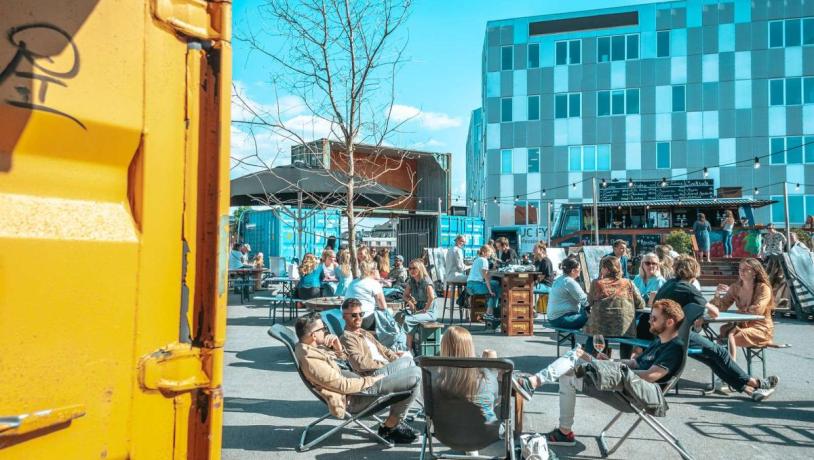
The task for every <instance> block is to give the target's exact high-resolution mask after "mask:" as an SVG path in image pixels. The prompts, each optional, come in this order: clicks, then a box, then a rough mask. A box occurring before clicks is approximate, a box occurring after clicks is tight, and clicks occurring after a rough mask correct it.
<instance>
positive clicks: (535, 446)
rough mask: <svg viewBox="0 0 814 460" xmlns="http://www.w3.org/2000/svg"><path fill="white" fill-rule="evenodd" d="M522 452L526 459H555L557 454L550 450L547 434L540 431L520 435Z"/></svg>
mask: <svg viewBox="0 0 814 460" xmlns="http://www.w3.org/2000/svg"><path fill="white" fill-rule="evenodd" d="M520 446H521V447H520V449H521V450H520V452H521V454H522V456H523V458H524V459H525V460H554V459H556V458H557V456H556V455H555V454H554V452H551V451H549V450H548V443H547V442H546V439H545V435H544V434H540V433H532V434H522V435H520Z"/></svg>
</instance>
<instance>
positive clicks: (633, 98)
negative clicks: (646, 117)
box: [625, 88, 639, 115]
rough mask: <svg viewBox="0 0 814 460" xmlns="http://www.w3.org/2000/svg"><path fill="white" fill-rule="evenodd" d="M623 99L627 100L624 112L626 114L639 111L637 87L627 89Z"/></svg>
mask: <svg viewBox="0 0 814 460" xmlns="http://www.w3.org/2000/svg"><path fill="white" fill-rule="evenodd" d="M625 99H626V101H627V111H626V113H627V114H628V115H630V114H634V113H639V90H638V89H637V88H634V89H629V90H627V91H626V93H625Z"/></svg>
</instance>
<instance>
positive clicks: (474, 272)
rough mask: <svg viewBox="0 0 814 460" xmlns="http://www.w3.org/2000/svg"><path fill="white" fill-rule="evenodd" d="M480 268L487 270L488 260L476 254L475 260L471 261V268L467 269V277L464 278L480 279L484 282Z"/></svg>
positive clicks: (469, 279) (468, 279)
mask: <svg viewBox="0 0 814 460" xmlns="http://www.w3.org/2000/svg"><path fill="white" fill-rule="evenodd" d="M481 270H489V261H488V260H486V257H480V256H478V258H476V259H475V262H473V263H472V268H471V269H470V270H469V277H468V278H467V279H466V280H467V281H480V282H481V283H483V282H485V281H484V280H483V273H481Z"/></svg>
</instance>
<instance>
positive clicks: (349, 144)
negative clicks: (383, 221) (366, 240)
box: [345, 139, 359, 278]
mask: <svg viewBox="0 0 814 460" xmlns="http://www.w3.org/2000/svg"><path fill="white" fill-rule="evenodd" d="M345 148H346V149H347V151H348V176H349V177H350V178H349V179H348V196H347V200H348V208H347V210H348V250H349V251H350V267H351V271H352V272H353V277H354V278H359V263H358V261H357V260H356V217H355V212H354V209H353V193H354V189H353V188H354V185H356V184H355V183H354V182H355V179H354V172H355V171H354V169H355V168H354V164H353V156H354V155H353V139H349V140H348V141H346V142H345Z"/></svg>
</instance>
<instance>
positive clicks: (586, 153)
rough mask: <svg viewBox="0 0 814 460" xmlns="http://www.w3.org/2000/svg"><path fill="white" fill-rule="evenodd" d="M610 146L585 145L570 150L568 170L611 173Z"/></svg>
mask: <svg viewBox="0 0 814 460" xmlns="http://www.w3.org/2000/svg"><path fill="white" fill-rule="evenodd" d="M610 163H611V160H610V145H607V144H604V145H583V146H572V147H569V148H568V170H569V171H572V172H576V171H610Z"/></svg>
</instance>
